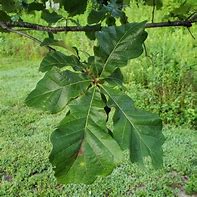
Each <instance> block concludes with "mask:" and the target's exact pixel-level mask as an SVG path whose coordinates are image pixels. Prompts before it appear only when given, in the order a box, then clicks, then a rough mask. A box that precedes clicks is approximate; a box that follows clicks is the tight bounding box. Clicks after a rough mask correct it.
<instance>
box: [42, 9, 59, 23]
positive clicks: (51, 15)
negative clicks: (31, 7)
mask: <svg viewBox="0 0 197 197" xmlns="http://www.w3.org/2000/svg"><path fill="white" fill-rule="evenodd" d="M41 18H42V19H44V20H45V21H46V22H47V23H49V24H51V23H56V22H57V21H59V20H60V19H61V18H62V16H61V15H59V14H57V13H56V12H54V11H53V12H49V11H48V10H43V11H42V15H41Z"/></svg>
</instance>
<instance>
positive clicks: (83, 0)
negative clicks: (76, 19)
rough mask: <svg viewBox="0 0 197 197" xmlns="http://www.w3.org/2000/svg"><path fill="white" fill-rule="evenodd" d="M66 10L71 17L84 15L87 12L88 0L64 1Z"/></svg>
mask: <svg viewBox="0 0 197 197" xmlns="http://www.w3.org/2000/svg"><path fill="white" fill-rule="evenodd" d="M62 4H63V5H64V9H65V10H66V11H67V12H68V13H69V15H70V16H75V15H77V14H83V13H84V12H85V10H86V6H87V0H80V1H79V0H72V1H68V0H62Z"/></svg>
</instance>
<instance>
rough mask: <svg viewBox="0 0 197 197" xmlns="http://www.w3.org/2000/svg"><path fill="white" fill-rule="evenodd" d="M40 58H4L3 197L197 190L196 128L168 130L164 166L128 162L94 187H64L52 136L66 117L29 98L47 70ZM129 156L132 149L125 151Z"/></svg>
mask: <svg viewBox="0 0 197 197" xmlns="http://www.w3.org/2000/svg"><path fill="white" fill-rule="evenodd" d="M38 64H39V62H38V61H33V62H30V61H21V60H18V59H11V58H9V59H0V84H1V85H0V95H1V96H0V112H1V114H0V115H1V116H0V122H1V125H0V176H1V181H0V196H4V197H17V196H20V197H31V196H35V197H45V196H46V197H48V196H49V197H56V196H57V197H59V196H69V197H70V196H71V197H72V196H73V197H77V196H79V197H83V196H84V197H86V196H91V197H93V196H95V197H98V196H110V197H112V196H114V197H121V196H137V197H138V196H145V197H146V196H152V197H157V196H158V197H164V196H167V197H170V196H184V195H185V192H186V193H188V194H191V195H192V194H193V196H194V195H195V194H197V158H196V155H197V143H196V137H197V136H196V131H192V130H189V129H178V128H176V129H173V128H171V129H169V128H165V129H164V134H165V136H166V143H165V144H164V168H163V169H161V170H157V171H155V170H153V169H152V167H151V165H149V161H147V166H146V168H145V169H141V168H140V167H138V166H137V165H134V164H131V165H130V164H129V162H128V161H126V160H125V162H124V163H122V165H120V166H119V167H117V168H116V169H115V170H114V171H113V173H112V174H111V175H110V176H108V177H106V178H98V179H97V180H96V181H95V183H94V184H92V185H88V186H87V185H67V186H63V185H59V184H57V183H56V180H55V178H54V176H53V172H52V169H51V166H50V163H49V162H48V155H49V152H50V150H51V144H50V142H49V136H50V134H51V132H52V131H53V129H54V128H55V126H56V124H57V123H58V122H59V120H60V119H61V118H62V116H63V113H61V114H59V115H50V114H47V113H44V112H41V111H38V110H34V109H31V108H28V107H26V106H25V105H24V103H23V101H24V99H25V96H26V95H27V93H28V92H30V90H31V89H32V88H33V87H34V86H35V84H36V82H37V80H38V79H39V78H40V77H41V74H40V73H38V72H37V68H38ZM125 154H127V153H125Z"/></svg>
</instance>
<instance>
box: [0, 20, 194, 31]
mask: <svg viewBox="0 0 197 197" xmlns="http://www.w3.org/2000/svg"><path fill="white" fill-rule="evenodd" d="M196 22H197V20H185V21H168V22H159V23H146V25H145V28H159V27H160V28H161V27H178V26H179V27H181V26H182V27H187V28H189V27H191V26H192V24H193V23H196ZM0 27H1V28H3V29H5V30H6V27H7V28H16V27H17V28H26V29H27V30H35V31H45V32H51V33H57V32H95V31H99V30H101V28H102V27H101V26H99V25H91V26H58V27H50V26H44V25H39V24H34V23H27V22H11V21H9V22H4V21H0Z"/></svg>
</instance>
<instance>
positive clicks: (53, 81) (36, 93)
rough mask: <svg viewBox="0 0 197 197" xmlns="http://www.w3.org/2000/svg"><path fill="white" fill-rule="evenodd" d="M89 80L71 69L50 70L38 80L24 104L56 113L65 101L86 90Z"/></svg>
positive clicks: (64, 104) (61, 108)
mask: <svg viewBox="0 0 197 197" xmlns="http://www.w3.org/2000/svg"><path fill="white" fill-rule="evenodd" d="M90 82H91V80H90V79H87V78H86V77H85V76H84V75H81V74H79V73H74V72H71V71H68V70H67V71H64V72H60V71H58V70H51V71H49V72H47V73H46V74H45V76H44V77H43V78H42V79H41V80H40V81H39V82H38V84H37V86H36V88H35V89H34V90H33V91H32V92H31V93H30V94H29V95H28V97H27V98H26V104H27V105H28V106H30V107H37V108H41V109H44V110H48V111H50V112H52V113H57V112H59V111H61V110H63V109H64V108H65V106H66V105H67V103H68V102H69V101H70V100H71V99H74V98H76V97H77V96H79V95H80V94H81V93H83V92H84V91H86V89H87V88H88V86H89V85H90Z"/></svg>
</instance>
